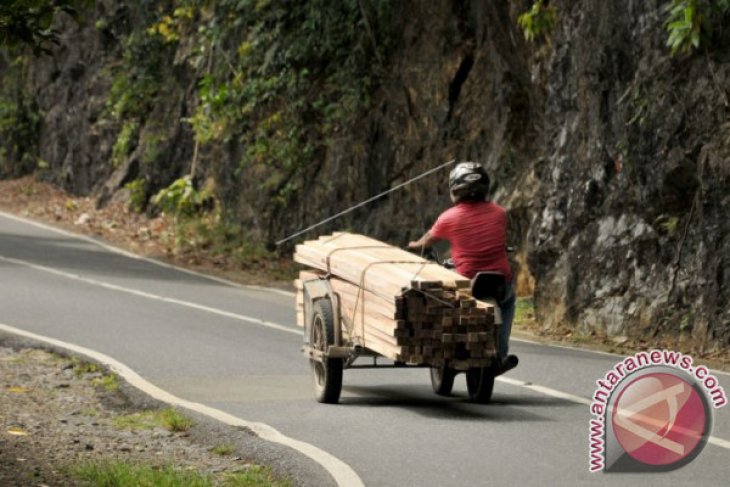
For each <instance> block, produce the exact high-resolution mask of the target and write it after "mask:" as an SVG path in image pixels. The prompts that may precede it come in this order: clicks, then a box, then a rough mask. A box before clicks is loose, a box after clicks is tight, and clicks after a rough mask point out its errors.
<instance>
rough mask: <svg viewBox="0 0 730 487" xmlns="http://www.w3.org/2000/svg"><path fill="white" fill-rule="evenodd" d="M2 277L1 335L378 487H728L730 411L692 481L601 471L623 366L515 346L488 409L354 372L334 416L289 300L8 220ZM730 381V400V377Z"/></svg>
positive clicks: (391, 374) (683, 475)
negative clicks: (596, 416)
mask: <svg viewBox="0 0 730 487" xmlns="http://www.w3.org/2000/svg"><path fill="white" fill-rule="evenodd" d="M0 276H2V279H0V323H5V324H7V325H10V326H14V327H17V328H21V329H23V330H27V331H30V332H33V333H37V334H41V335H44V336H48V337H52V338H56V339H60V340H63V341H66V342H70V343H75V344H78V345H81V346H84V347H87V348H90V349H93V350H97V351H99V352H101V353H104V354H106V355H109V356H111V357H113V358H115V359H116V360H118V361H120V362H123V363H124V364H126V365H128V366H129V367H131V368H132V369H133V370H135V371H136V372H138V373H139V374H140V375H141V376H142V377H144V378H146V379H147V380H148V381H150V382H151V383H153V384H155V385H157V386H159V387H161V388H163V389H165V390H167V391H169V392H170V393H172V394H174V395H176V396H178V397H181V398H184V399H188V400H191V401H196V402H200V403H204V404H206V405H209V406H212V407H215V408H217V409H220V410H222V411H225V412H228V413H230V414H233V415H235V416H237V417H240V418H244V419H246V420H250V421H260V422H264V423H267V424H269V425H271V426H273V427H274V428H276V429H277V430H279V431H280V432H282V433H284V434H285V435H288V436H290V437H292V438H295V439H298V440H302V441H305V442H308V443H311V444H313V445H315V446H317V447H319V448H321V449H323V450H325V451H327V452H329V453H331V454H332V455H334V456H336V457H337V458H339V459H340V460H342V461H344V462H346V463H347V464H348V465H350V466H351V467H352V468H353V469H354V470H355V471H356V472H357V474H358V475H359V476H360V477H361V478H362V480H363V482H364V483H365V485H368V486H398V487H403V486H422V487H428V486H439V487H441V486H463V485H473V486H482V485H506V484H508V483H513V484H515V485H630V484H638V483H641V484H642V485H662V486H664V485H667V483H668V482H669V483H674V484H676V485H690V484H697V485H704V486H709V485H723V486H725V485H727V484H728V478H730V449H728V448H727V446H726V447H723V446H720V445H721V444H723V441H722V440H730V407H728V408H726V409H723V410H720V411H719V412H718V414H717V415H716V417H715V425H714V432H713V436H714V437H715V438H717V439H718V440H717V441H716V442H715V444H709V445H707V447H706V448H705V450H704V451H703V452H702V454H701V455H700V456H699V458H697V459H696V460H695V461H694V462H692V463H691V464H689V465H688V466H686V467H684V468H682V469H680V470H677V471H675V472H671V473H666V474H656V475H638V474H627V475H616V474H614V475H610V474H609V475H606V474H589V473H588V453H587V451H588V446H587V445H588V422H589V419H590V414H589V411H588V408H587V406H585V405H584V404H580V402H579V401H580V398H583V399H584V400H585V399H588V398H589V397H591V396H592V394H593V389H594V388H595V380H596V379H598V378H600V377H602V376H603V375H604V374H605V373H606V372H607V371H608V370H609V369H610V368H611V367H612V366H613V365H614V364H615V363H616V362H617V360H619V357H617V356H610V355H606V354H597V353H591V352H586V351H578V350H572V349H565V348H558V347H550V346H544V345H537V344H531V343H524V342H516V343H513V348H514V351H515V352H516V353H517V354H519V355H520V359H521V364H520V367H519V368H518V369H516V370H514V371H512V372H511V373H510V374H508V376H507V377H506V378H505V379H506V380H508V381H509V382H498V383H497V386H496V389H495V394H494V401H493V403H492V404H490V405H486V406H480V405H474V404H470V403H469V402H468V401H467V400H466V391H465V385H464V384H463V379H462V378H459V379H457V387H456V390H455V393H456V397H454V398H441V397H438V396H435V395H434V394H433V393H432V392H431V388H430V384H429V381H428V374H427V371H425V370H423V369H409V370H363V371H346V372H345V388H344V391H343V398H342V401H341V404H339V405H334V406H330V405H322V404H318V403H316V402H315V401H314V400H313V398H312V391H311V382H310V381H311V379H310V375H309V369H308V366H307V364H306V362H305V361H304V359H303V358H302V357H301V356H300V355H299V353H298V347H299V345H300V342H301V337H300V335H299V333H298V330H296V329H295V328H294V326H293V322H294V311H293V303H294V298H293V296H291V295H288V294H285V293H280V292H270V291H266V290H262V289H256V288H241V287H234V286H228V285H226V284H224V283H221V282H217V281H214V280H209V279H206V278H203V277H199V276H195V275H191V274H189V273H185V272H182V271H179V270H176V269H171V268H167V267H163V266H160V265H155V264H153V263H150V262H147V261H144V260H140V259H133V258H129V257H126V256H124V255H120V254H119V253H113V252H110V251H109V250H107V249H105V248H103V247H101V246H99V245H96V244H94V243H92V242H90V241H88V240H84V239H79V238H75V237H73V236H70V235H67V234H64V233H59V232H56V231H52V230H50V229H47V228H42V227H39V226H37V225H31V224H28V223H25V222H21V221H18V220H17V219H13V218H9V217H8V216H3V215H2V214H0ZM718 377H719V379H720V382H721V385H722V386H723V387H724V388H725V390H726V391H730V376H728V375H718ZM524 383H528V384H532V385H537V386H541V387H542V388H540V387H537V388H535V387H532V388H531V387H525V386H524V385H523V384H524ZM545 388H548V389H545ZM552 391H562V392H563V393H565V396H564V397H557V396H556V394H555V393H554V392H552ZM558 396H559V394H558ZM576 397H577V398H578V399H576ZM728 445H730V444H728Z"/></svg>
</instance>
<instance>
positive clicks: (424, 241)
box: [408, 232, 438, 250]
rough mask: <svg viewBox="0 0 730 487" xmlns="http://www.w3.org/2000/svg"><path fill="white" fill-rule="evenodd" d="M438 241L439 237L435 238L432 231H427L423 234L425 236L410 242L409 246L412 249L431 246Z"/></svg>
mask: <svg viewBox="0 0 730 487" xmlns="http://www.w3.org/2000/svg"><path fill="white" fill-rule="evenodd" d="M437 241H438V239H437V238H434V236H433V235H431V232H426V233H424V234H423V237H421V238H419V239H418V240H416V241H414V242H408V248H409V249H412V250H418V249H423V248H427V247H430V246H431V245H433V244H434V243H436V242H437Z"/></svg>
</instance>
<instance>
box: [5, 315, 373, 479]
mask: <svg viewBox="0 0 730 487" xmlns="http://www.w3.org/2000/svg"><path fill="white" fill-rule="evenodd" d="M0 330H2V331H5V332H7V333H12V334H14V335H19V336H23V337H26V338H30V339H32V340H37V341H41V342H44V343H48V344H50V345H53V346H56V347H61V348H65V349H66V350H70V351H72V352H74V353H78V354H81V355H85V356H87V357H89V358H91V359H92V360H95V361H97V362H100V363H102V364H104V365H106V366H108V367H109V369H110V370H111V371H113V372H114V373H116V374H118V375H119V376H121V377H122V378H124V380H126V381H127V382H128V383H129V384H130V385H132V386H134V387H136V388H137V389H140V390H141V391H143V392H144V393H146V394H148V395H149V396H151V397H153V398H154V399H157V400H159V401H163V402H165V403H168V404H171V405H173V406H179V407H183V408H186V409H189V410H191V411H195V412H198V413H200V414H204V415H206V416H209V417H211V418H213V419H215V420H218V421H221V422H223V423H225V424H228V425H231V426H242V427H245V428H248V429H250V430H251V431H253V432H254V433H256V434H257V435H258V436H259V437H260V438H262V439H264V440H267V441H271V442H274V443H279V444H281V445H285V446H288V447H290V448H292V449H294V450H296V451H298V452H300V453H302V454H304V455H306V456H308V457H309V458H311V459H312V460H314V461H315V462H317V463H318V464H320V465H321V466H322V467H323V468H324V469H325V470H327V472H329V473H330V475H332V477H334V479H335V481H336V482H337V485H339V486H342V487H360V486H364V484H363V482H362V480H361V479H360V477H359V476H358V475H357V473H355V471H354V470H353V469H352V468H351V467H350V466H349V465H347V464H346V463H344V462H343V461H342V460H340V459H338V458H337V457H335V456H333V455H331V454H330V453H327V452H326V451H324V450H321V449H319V448H317V447H316V446H314V445H312V444H310V443H306V442H304V441H300V440H295V439H294V438H290V437H288V436H286V435H284V434H283V433H281V432H279V431H278V430H276V429H274V428H273V427H271V426H269V425H267V424H264V423H257V422H251V421H246V420H244V419H241V418H239V417H237V416H233V415H232V414H229V413H226V412H225V411H221V410H219V409H215V408H212V407H210V406H206V405H205V404H201V403H197V402H192V401H187V400H185V399H181V398H179V397H177V396H174V395H173V394H170V393H169V392H167V391H165V390H164V389H161V388H159V387H157V386H156V385H154V384H151V383H150V382H147V380H145V379H144V378H142V377H141V376H140V375H139V374H137V373H136V372H135V371H134V370H132V369H130V368H129V367H127V366H126V365H124V364H123V363H121V362H119V361H117V360H115V359H113V358H112V357H109V356H108V355H105V354H103V353H100V352H97V351H94V350H90V349H88V348H85V347H82V346H79V345H74V344H72V343H67V342H63V341H61V340H56V339H55V338H50V337H46V336H42V335H37V334H35V333H31V332H28V331H25V330H21V329H19V328H14V327H12V326H8V325H4V324H2V323H0Z"/></svg>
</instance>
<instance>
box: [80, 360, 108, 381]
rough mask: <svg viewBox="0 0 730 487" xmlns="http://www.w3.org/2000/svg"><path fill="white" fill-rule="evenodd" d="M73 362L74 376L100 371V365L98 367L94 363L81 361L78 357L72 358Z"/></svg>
mask: <svg viewBox="0 0 730 487" xmlns="http://www.w3.org/2000/svg"><path fill="white" fill-rule="evenodd" d="M73 364H74V368H73V371H74V374H76V377H81V376H82V375H84V374H96V373H98V372H101V371H102V370H101V367H99V366H98V365H96V364H92V363H90V362H81V361H80V360H78V359H74V360H73Z"/></svg>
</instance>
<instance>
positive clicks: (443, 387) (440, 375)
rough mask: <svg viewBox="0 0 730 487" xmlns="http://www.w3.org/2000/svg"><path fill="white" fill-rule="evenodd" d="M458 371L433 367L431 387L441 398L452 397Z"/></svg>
mask: <svg viewBox="0 0 730 487" xmlns="http://www.w3.org/2000/svg"><path fill="white" fill-rule="evenodd" d="M454 377H456V370H454V369H452V368H451V367H446V366H444V367H431V386H432V387H433V392H435V393H436V394H438V395H439V396H450V395H451V389H453V388H454Z"/></svg>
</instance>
